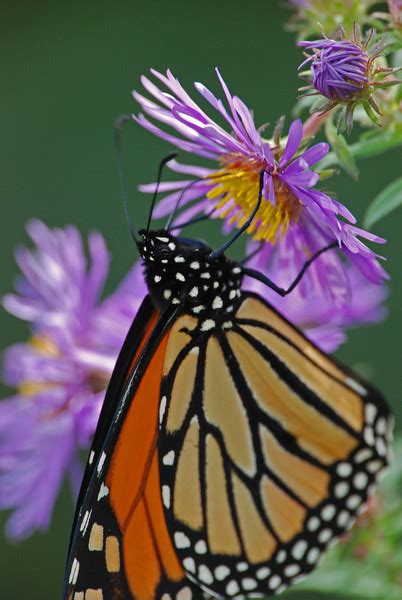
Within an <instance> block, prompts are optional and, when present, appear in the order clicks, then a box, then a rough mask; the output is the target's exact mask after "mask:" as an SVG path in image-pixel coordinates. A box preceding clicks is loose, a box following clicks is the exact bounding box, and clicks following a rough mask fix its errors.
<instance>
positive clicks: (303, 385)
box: [158, 294, 392, 597]
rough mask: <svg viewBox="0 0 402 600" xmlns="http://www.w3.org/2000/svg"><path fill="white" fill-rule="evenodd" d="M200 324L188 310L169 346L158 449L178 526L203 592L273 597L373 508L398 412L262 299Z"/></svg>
mask: <svg viewBox="0 0 402 600" xmlns="http://www.w3.org/2000/svg"><path fill="white" fill-rule="evenodd" d="M201 329H203V330H204V331H203V332H202V331H201V332H200V327H199V323H198V321H197V319H195V318H193V317H187V318H186V322H185V324H184V327H182V328H181V329H180V331H177V332H176V335H175V336H173V335H171V336H170V338H169V340H168V344H167V350H166V358H165V366H164V379H163V383H162V391H161V395H162V399H161V411H162V412H161V414H162V413H163V421H162V427H161V435H160V439H159V442H158V446H159V456H160V463H159V468H160V478H161V490H162V500H163V504H164V508H165V513H166V516H167V525H168V530H169V533H170V536H171V539H173V543H174V547H175V549H176V551H177V554H178V556H179V558H180V563H181V564H182V565H183V568H184V570H185V573H186V575H187V577H188V579H189V580H190V581H192V582H193V583H195V584H196V585H197V586H199V588H200V589H202V590H204V591H205V592H206V593H207V594H209V595H218V596H219V597H222V596H223V597H237V596H239V597H240V596H243V597H244V596H247V597H248V596H249V597H253V596H255V595H256V594H260V595H273V594H277V593H280V592H281V591H282V590H284V589H285V588H286V587H287V586H289V585H291V584H292V583H295V582H296V581H298V580H299V578H301V577H303V576H305V575H306V574H307V573H309V572H310V571H311V570H312V569H313V568H314V567H315V566H316V565H317V564H318V563H319V561H320V558H321V556H322V554H323V552H324V551H325V550H326V548H327V547H328V546H330V545H331V544H332V543H334V541H335V540H336V539H337V538H339V536H340V535H342V533H344V531H345V530H347V529H348V528H350V527H351V525H352V524H353V522H354V520H355V518H356V516H357V514H358V513H359V512H360V511H361V510H362V509H363V507H364V505H365V503H366V501H367V499H368V496H369V495H370V494H371V493H372V491H373V488H374V485H375V482H376V479H377V476H378V474H379V473H381V471H382V470H383V469H384V468H385V466H386V464H387V459H388V446H389V439H390V435H391V429H392V425H391V422H390V416H389V412H388V409H387V407H386V404H385V402H384V400H383V399H382V397H381V396H380V394H379V393H378V392H377V391H376V390H375V389H374V388H372V387H371V386H369V385H368V384H366V383H365V382H363V381H362V380H361V379H360V378H358V377H357V376H356V375H355V374H352V373H351V372H349V371H348V370H347V369H345V368H343V367H341V366H340V365H338V364H337V363H335V362H334V361H333V360H331V359H330V358H328V357H327V356H326V355H325V354H323V353H322V352H320V351H319V350H318V349H317V348H316V347H315V346H314V345H313V344H312V343H311V342H309V341H308V340H307V339H306V337H305V336H304V335H303V334H302V333H300V332H299V331H298V330H297V329H295V328H294V327H293V326H292V325H291V324H290V323H288V322H287V321H286V320H285V319H284V318H283V317H281V316H280V315H279V314H278V313H277V312H276V311H275V310H274V309H273V308H272V307H270V306H269V305H267V304H266V303H265V302H263V301H262V300H261V299H260V298H259V297H258V296H256V295H253V294H247V295H244V296H243V301H242V303H241V305H240V307H239V309H238V310H237V313H236V316H235V317H233V318H231V319H229V320H227V321H225V322H224V323H222V324H221V325H218V324H217V323H216V322H214V321H212V320H211V321H208V322H206V323H204V327H201ZM196 597H199V596H196Z"/></svg>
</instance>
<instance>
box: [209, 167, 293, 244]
mask: <svg viewBox="0 0 402 600" xmlns="http://www.w3.org/2000/svg"><path fill="white" fill-rule="evenodd" d="M221 163H222V164H223V168H222V169H220V170H219V171H215V172H214V173H213V174H212V175H209V176H208V179H209V180H210V181H212V182H213V184H214V185H213V187H211V188H210V190H209V191H208V192H207V197H208V198H209V199H211V200H215V199H218V203H217V204H216V209H217V211H218V214H219V216H220V217H221V218H222V219H228V220H229V223H234V224H235V225H236V226H237V227H242V225H244V223H245V222H246V221H247V219H248V218H249V216H250V215H251V213H252V211H253V209H254V207H255V205H256V202H257V197H258V188H259V176H260V172H261V170H262V169H266V167H267V165H266V164H265V163H264V161H262V160H257V159H255V158H250V157H244V156H241V155H240V156H237V155H226V156H224V157H223V158H222V159H221ZM272 183H273V186H274V191H275V203H272V202H271V201H270V200H268V199H267V198H266V197H265V196H266V195H265V194H264V196H263V201H262V203H261V206H260V208H259V210H258V213H257V215H256V218H255V219H254V220H253V222H252V223H251V225H250V227H249V228H248V230H247V231H248V233H249V234H254V235H253V237H254V239H255V240H266V241H268V242H270V243H271V244H275V243H276V242H277V241H278V240H280V239H282V237H283V236H284V234H285V233H286V232H287V230H288V228H289V225H290V224H291V223H292V222H296V221H297V220H298V218H299V213H300V210H301V208H302V204H301V203H300V201H299V200H298V199H297V198H296V196H295V195H294V194H292V192H291V191H290V189H289V188H288V186H287V185H286V184H285V183H284V182H282V181H280V180H279V179H278V178H277V177H276V176H275V175H274V174H273V176H272Z"/></svg>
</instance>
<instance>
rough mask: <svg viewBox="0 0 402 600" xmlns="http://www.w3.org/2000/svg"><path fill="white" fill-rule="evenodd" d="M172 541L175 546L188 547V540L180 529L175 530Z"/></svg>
mask: <svg viewBox="0 0 402 600" xmlns="http://www.w3.org/2000/svg"><path fill="white" fill-rule="evenodd" d="M174 543H175V546H176V548H189V547H190V540H189V539H188V537H187V536H186V535H185V534H184V533H183V532H182V531H176V533H175V534H174Z"/></svg>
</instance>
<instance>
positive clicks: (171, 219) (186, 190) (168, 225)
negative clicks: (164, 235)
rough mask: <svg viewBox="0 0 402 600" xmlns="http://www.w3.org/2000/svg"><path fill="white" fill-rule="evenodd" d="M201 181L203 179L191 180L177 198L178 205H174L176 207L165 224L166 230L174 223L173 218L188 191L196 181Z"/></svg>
mask: <svg viewBox="0 0 402 600" xmlns="http://www.w3.org/2000/svg"><path fill="white" fill-rule="evenodd" d="M200 181H202V180H201V179H194V181H191V182H190V183H189V184H188V185H186V187H185V188H184V189H183V190H182V192H181V194H180V196H179V197H178V199H177V202H176V205H175V207H174V209H173V210H172V212H171V214H170V217H169V218H168V220H167V223H166V225H165V229H166V231H169V230H170V227H171V225H172V222H173V219H174V218H175V216H176V214H177V211H178V210H179V208H180V204H181V202H182V200H183V198H184V196H185V195H186V193H187V192H188V190H190V189H191V188H192V187H193V186H194V185H195V184H196V183H199V182H200ZM175 229H177V227H175Z"/></svg>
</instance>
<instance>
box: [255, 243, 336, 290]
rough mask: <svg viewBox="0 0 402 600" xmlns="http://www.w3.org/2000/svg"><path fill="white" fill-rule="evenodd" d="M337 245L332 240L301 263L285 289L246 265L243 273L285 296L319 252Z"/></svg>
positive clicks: (321, 252)
mask: <svg viewBox="0 0 402 600" xmlns="http://www.w3.org/2000/svg"><path fill="white" fill-rule="evenodd" d="M337 246H338V244H337V242H333V243H332V244H329V245H328V246H324V248H321V250H318V252H316V253H315V254H313V256H312V257H311V258H309V259H308V260H307V261H306V262H305V263H304V265H303V267H302V269H301V270H300V272H299V274H298V275H297V276H296V277H295V279H294V280H293V281H292V283H291V284H290V286H289V287H288V288H287V289H285V288H281V287H279V286H278V285H276V283H275V282H274V281H272V279H270V278H269V277H267V276H266V275H264V274H263V273H260V272H259V271H255V270H254V269H249V268H247V267H244V268H243V273H244V274H245V275H248V276H249V277H253V278H254V279H258V281H261V282H262V283H265V285H266V286H267V287H269V288H270V289H271V290H273V291H274V292H276V293H277V294H279V295H280V296H287V295H288V294H290V292H291V291H293V290H294V288H295V287H296V286H297V284H298V283H299V282H300V280H301V279H302V277H303V275H304V273H305V272H306V271H307V269H308V268H309V266H310V265H311V264H312V263H313V262H314V261H315V260H316V259H317V258H318V257H319V256H320V255H321V254H323V253H324V252H327V250H333V249H334V248H336V247H337Z"/></svg>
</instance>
